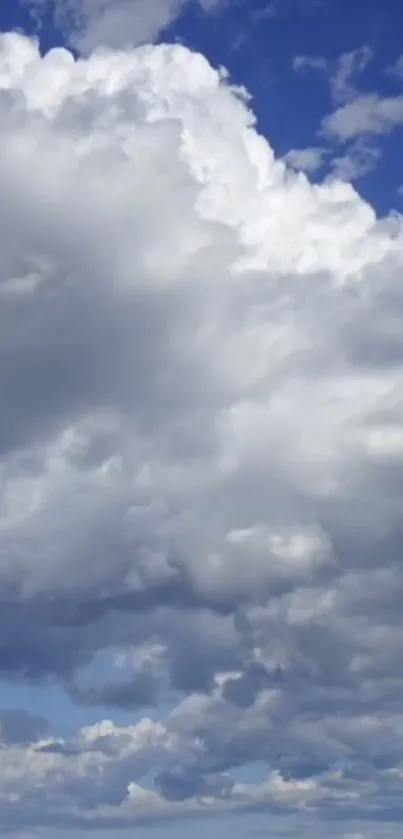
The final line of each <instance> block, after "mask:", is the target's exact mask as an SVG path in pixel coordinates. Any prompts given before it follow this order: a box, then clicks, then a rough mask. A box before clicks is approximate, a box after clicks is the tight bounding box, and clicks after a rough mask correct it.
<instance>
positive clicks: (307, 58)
mask: <svg viewBox="0 0 403 839" xmlns="http://www.w3.org/2000/svg"><path fill="white" fill-rule="evenodd" d="M292 66H293V70H295V72H296V73H298V72H300V71H301V70H327V69H328V63H327V61H326V59H325V58H322V57H320V56H315V55H295V56H294V58H293V61H292Z"/></svg>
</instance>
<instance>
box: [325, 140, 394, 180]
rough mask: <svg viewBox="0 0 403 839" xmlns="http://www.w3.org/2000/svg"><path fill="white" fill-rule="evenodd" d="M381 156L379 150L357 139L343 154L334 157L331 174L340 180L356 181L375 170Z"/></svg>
mask: <svg viewBox="0 0 403 839" xmlns="http://www.w3.org/2000/svg"><path fill="white" fill-rule="evenodd" d="M381 155H382V152H381V150H380V149H379V148H377V147H376V146H372V145H368V144H366V143H365V142H363V140H362V139H361V138H359V139H358V140H356V141H355V142H354V143H352V144H351V145H350V146H349V147H348V148H347V151H346V152H345V153H344V154H342V155H336V156H335V157H334V158H333V159H332V162H331V163H332V173H333V175H334V176H335V177H336V178H340V179H341V180H346V181H354V180H357V179H358V178H362V177H363V176H364V175H368V174H369V173H370V172H372V171H373V169H375V167H376V165H377V163H378V161H379V159H380V157H381Z"/></svg>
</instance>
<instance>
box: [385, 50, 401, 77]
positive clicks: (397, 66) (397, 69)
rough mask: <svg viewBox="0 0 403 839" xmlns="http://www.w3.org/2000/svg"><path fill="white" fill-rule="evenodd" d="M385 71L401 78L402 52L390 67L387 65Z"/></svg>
mask: <svg viewBox="0 0 403 839" xmlns="http://www.w3.org/2000/svg"><path fill="white" fill-rule="evenodd" d="M387 72H388V73H391V74H392V75H393V76H397V77H398V78H399V79H400V78H403V54H402V55H400V56H399V58H398V59H397V60H396V61H395V63H394V64H392V66H391V67H388V69H387Z"/></svg>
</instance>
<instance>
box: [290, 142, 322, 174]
mask: <svg viewBox="0 0 403 839" xmlns="http://www.w3.org/2000/svg"><path fill="white" fill-rule="evenodd" d="M326 153H327V152H326V149H325V148H324V147H323V146H309V147H308V148H306V149H290V151H288V152H287V154H285V155H284V158H283V160H284V161H285V163H287V165H288V166H291V168H292V169H300V170H302V171H303V172H316V170H317V169H320V167H321V166H323V163H324V158H325V155H326Z"/></svg>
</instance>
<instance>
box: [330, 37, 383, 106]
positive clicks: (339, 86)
mask: <svg viewBox="0 0 403 839" xmlns="http://www.w3.org/2000/svg"><path fill="white" fill-rule="evenodd" d="M372 57H373V53H372V50H371V49H370V48H369V47H367V46H363V47H360V48H359V49H357V50H353V51H352V52H345V53H343V55H341V56H340V57H339V59H338V61H337V65H336V70H335V72H334V73H333V74H332V76H331V78H330V87H331V92H332V97H333V100H334V101H335V102H338V103H342V102H349V101H351V100H352V99H355V97H356V96H357V95H358V93H357V89H356V88H355V86H354V85H353V83H352V80H353V78H354V77H355V76H357V75H358V74H359V73H362V72H363V71H364V70H365V69H366V67H367V66H368V64H369V62H370V61H371V60H372Z"/></svg>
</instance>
